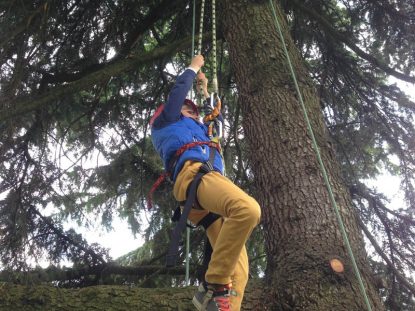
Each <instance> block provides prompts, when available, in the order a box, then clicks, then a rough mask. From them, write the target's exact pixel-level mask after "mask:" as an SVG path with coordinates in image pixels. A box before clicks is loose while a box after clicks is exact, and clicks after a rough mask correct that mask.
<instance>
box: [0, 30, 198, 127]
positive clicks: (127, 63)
mask: <svg viewBox="0 0 415 311" xmlns="http://www.w3.org/2000/svg"><path fill="white" fill-rule="evenodd" d="M190 42H191V38H186V39H183V40H180V41H176V42H174V43H172V44H170V45H167V46H163V47H159V48H156V49H154V50H152V51H150V52H147V53H143V54H140V55H130V56H129V57H127V58H125V59H122V60H119V61H116V62H114V63H112V64H109V65H108V66H106V67H104V68H102V69H101V70H99V71H96V72H93V73H91V74H89V75H87V76H85V77H83V78H81V79H79V80H77V81H74V82H71V83H68V84H66V85H62V86H57V87H54V88H51V89H49V91H48V92H46V93H45V94H42V95H40V96H38V97H35V98H31V97H28V98H25V99H22V100H20V101H17V102H14V103H13V105H12V106H11V107H10V108H9V109H3V110H2V111H0V122H1V121H5V120H8V119H11V118H13V117H15V116H18V115H23V114H26V113H29V112H31V111H33V110H36V109H39V108H41V107H44V106H47V105H50V104H51V103H52V102H54V101H55V100H59V99H60V98H62V97H64V96H65V95H68V94H73V93H76V92H79V91H80V90H85V89H88V88H89V87H91V86H93V85H95V84H97V83H99V82H102V81H106V80H107V79H109V78H111V77H113V76H116V75H119V74H121V73H124V72H128V71H130V70H133V69H134V68H136V67H137V66H139V65H141V64H146V63H150V62H152V61H154V60H156V59H159V58H162V57H165V56H167V55H170V54H172V53H174V52H176V51H177V50H181V49H184V48H185V47H187V46H189V45H190Z"/></svg>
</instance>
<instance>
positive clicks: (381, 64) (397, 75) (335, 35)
mask: <svg viewBox="0 0 415 311" xmlns="http://www.w3.org/2000/svg"><path fill="white" fill-rule="evenodd" d="M292 2H293V3H294V5H295V6H296V7H297V8H298V9H300V10H301V11H303V12H304V13H306V14H307V15H309V16H310V17H311V18H313V19H314V20H316V21H317V22H318V23H319V24H320V25H321V26H322V27H323V28H324V29H325V30H327V34H329V35H330V36H332V37H333V38H334V39H336V40H338V41H341V42H343V43H344V44H346V45H347V46H348V47H349V48H350V49H351V50H352V51H354V52H355V53H356V54H357V55H358V56H360V57H361V58H363V59H365V60H367V61H368V62H369V63H370V64H372V65H373V66H375V67H377V68H379V69H381V70H383V71H384V72H385V73H386V74H389V75H391V76H394V77H395V78H398V79H400V80H403V81H406V82H410V83H415V77H412V76H409V75H406V74H404V73H402V72H399V71H397V70H395V69H394V68H391V67H389V66H388V65H387V64H385V63H384V62H383V61H381V60H379V59H377V58H376V57H374V56H372V55H370V54H368V53H366V52H365V51H363V50H362V49H361V48H359V47H358V46H357V45H356V44H354V43H353V42H352V41H351V40H350V39H349V38H347V37H346V36H345V35H343V34H341V33H339V32H338V31H337V30H336V29H335V28H333V27H332V26H331V24H330V23H329V22H328V21H327V20H326V19H325V18H324V17H322V16H321V15H320V14H318V13H317V12H316V11H314V10H312V9H310V8H308V7H305V6H304V5H302V4H301V3H300V2H299V1H298V0H293V1H292Z"/></svg>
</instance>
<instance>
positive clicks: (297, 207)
mask: <svg viewBox="0 0 415 311" xmlns="http://www.w3.org/2000/svg"><path fill="white" fill-rule="evenodd" d="M221 6H222V7H221V8H220V12H222V16H221V20H222V21H223V24H224V25H223V27H224V35H225V38H226V41H227V42H228V44H229V48H230V53H231V61H232V66H233V69H234V71H235V76H236V82H237V85H238V88H239V92H240V104H241V108H242V112H243V117H244V121H243V125H244V132H245V136H246V138H247V139H248V141H249V146H250V149H251V150H252V152H250V153H249V155H250V160H251V163H252V167H253V172H254V175H255V186H256V188H257V189H259V191H258V194H257V199H258V200H259V203H260V205H261V206H262V210H263V216H262V217H263V218H262V223H263V226H264V229H265V235H266V247H267V254H268V263H269V266H268V271H267V276H268V277H269V280H268V281H269V285H270V287H271V289H272V290H271V291H272V292H273V296H272V297H268V299H271V300H270V301H271V302H272V303H275V306H274V307H272V308H271V309H270V310H284V311H285V310H308V311H312V310H318V311H324V310H348V311H353V310H356V311H357V310H359V311H361V310H367V308H366V305H365V303H364V299H363V297H362V294H361V292H360V290H359V286H358V281H357V278H356V276H355V274H354V272H353V269H352V265H351V261H350V258H349V256H348V255H347V252H346V248H345V246H344V241H343V238H342V236H341V234H340V230H339V225H338V223H337V220H336V217H335V213H334V209H333V207H332V206H331V204H330V201H329V197H328V191H327V189H326V187H325V185H324V182H323V178H322V174H321V172H320V170H319V167H318V163H317V160H316V154H315V151H314V150H313V147H312V141H311V138H310V136H309V134H308V132H307V127H306V122H305V120H304V117H303V113H302V111H301V106H300V104H299V102H298V100H297V96H296V93H295V89H294V84H293V80H292V78H291V76H290V74H289V69H288V68H289V67H288V64H287V61H286V57H285V55H284V52H283V49H282V44H281V42H280V40H279V37H278V34H277V31H276V28H275V24H274V21H273V18H272V11H271V7H270V6H269V2H268V1H246V0H245V1H240V0H226V1H223V2H221ZM278 14H279V19H280V20H281V22H282V23H283V28H284V35H285V37H286V40H287V41H286V42H287V47H288V50H289V53H290V56H291V59H292V62H293V65H294V67H295V70H296V73H297V77H298V79H299V84H300V88H301V91H302V94H303V97H304V99H305V102H306V105H307V109H308V113H309V116H310V117H311V123H312V127H313V129H314V131H315V136H316V138H317V141H318V144H319V146H320V150H321V152H322V156H323V161H324V162H325V165H326V168H327V170H328V172H329V175H330V176H329V178H330V181H331V184H332V186H333V189H334V193H335V197H336V200H337V203H338V205H339V208H340V210H341V215H342V217H343V219H344V221H345V226H346V230H347V232H348V234H349V238H350V241H351V244H352V248H353V250H354V253H355V256H356V257H357V264H358V266H359V268H360V271H361V273H362V275H363V277H364V283H365V286H366V288H367V291H368V295H369V296H370V300H371V304H372V308H373V310H383V306H382V305H381V302H380V299H379V297H378V294H377V292H376V290H375V289H374V287H373V285H372V281H371V272H370V269H369V267H368V263H367V258H366V252H365V249H364V243H363V238H362V234H361V231H360V229H359V227H358V225H357V221H356V215H355V212H354V211H353V209H352V204H351V200H350V196H349V193H348V191H347V189H346V188H345V186H344V185H343V183H342V180H341V176H340V173H339V168H338V164H337V161H336V158H335V154H334V152H333V150H332V148H331V145H330V141H329V138H328V134H327V132H326V128H325V125H324V122H323V119H322V113H321V110H320V106H319V100H318V97H317V95H316V92H315V90H314V88H313V85H312V82H311V80H310V78H309V75H308V73H307V70H306V68H305V64H304V62H303V61H302V59H301V57H300V55H299V53H298V51H297V50H296V47H295V46H294V44H293V42H292V40H290V38H289V32H288V29H287V28H288V27H287V24H286V22H285V20H284V17H283V15H282V14H281V13H278ZM270 172H272V173H270ZM332 258H338V259H340V260H341V261H342V262H343V263H344V265H345V272H344V273H335V272H334V271H333V270H332V269H331V268H330V265H329V260H330V259H332Z"/></svg>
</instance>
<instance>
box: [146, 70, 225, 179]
mask: <svg viewBox="0 0 415 311" xmlns="http://www.w3.org/2000/svg"><path fill="white" fill-rule="evenodd" d="M195 76H196V73H195V72H194V71H193V70H191V69H186V70H185V71H184V72H183V73H182V74H181V75H180V76H179V77H178V78H177V80H176V84H175V85H174V87H173V88H172V90H171V91H170V94H169V98H168V100H167V103H166V104H165V106H164V109H163V111H162V112H161V114H160V115H159V116H158V117H157V118H156V119H155V120H154V122H153V126H152V128H151V140H152V142H153V145H154V148H155V149H156V150H157V152H158V154H159V155H160V157H161V159H162V160H163V164H164V168H165V169H168V168H169V165H170V161H171V160H172V158H173V156H174V154H175V153H176V151H177V150H178V149H179V148H180V147H181V146H183V145H185V144H188V143H191V142H194V141H209V140H210V139H209V137H208V135H207V126H206V125H204V124H203V123H200V122H198V121H195V120H193V119H192V118H188V117H184V116H183V115H182V114H181V109H182V105H183V102H184V100H185V99H186V95H187V93H188V92H189V90H190V88H191V86H192V83H193V80H194V78H195ZM215 152H216V154H215V160H214V165H213V167H214V169H215V170H216V171H218V172H220V173H223V163H222V157H221V155H220V154H219V152H218V151H217V150H216V151H215ZM188 160H192V161H197V162H207V161H208V160H209V147H208V146H204V145H203V146H196V147H193V148H190V149H188V150H186V151H185V152H184V153H183V154H182V155H181V156H180V158H179V160H178V161H177V164H176V166H175V168H174V172H171V173H172V179H173V181H174V180H175V179H176V177H177V175H178V173H179V172H180V170H181V169H182V167H183V165H184V163H185V162H186V161H188Z"/></svg>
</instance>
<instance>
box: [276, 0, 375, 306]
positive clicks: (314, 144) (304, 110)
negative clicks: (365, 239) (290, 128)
mask: <svg viewBox="0 0 415 311" xmlns="http://www.w3.org/2000/svg"><path fill="white" fill-rule="evenodd" d="M269 2H270V4H271V8H272V14H273V16H274V21H275V27H276V28H277V31H278V33H279V36H280V39H281V43H282V46H283V48H284V53H285V56H286V57H287V62H288V66H289V68H290V71H291V76H292V78H293V81H294V85H295V89H296V91H297V94H298V98H299V101H300V103H301V108H302V110H303V114H304V118H305V120H306V122H307V129H308V132H309V134H310V136H311V139H312V141H313V148H314V150H315V152H316V155H317V159H318V163H319V166H320V169H321V172H322V174H323V178H324V182H325V184H326V187H327V190H328V192H329V197H330V201H331V203H332V205H333V208H334V211H335V214H336V218H337V221H338V223H339V226H340V231H341V234H342V236H343V239H344V243H345V245H346V248H347V251H348V253H349V256H350V258H351V260H352V265H353V269H354V272H355V274H356V277H357V279H358V281H359V286H360V290H361V292H362V294H363V297H364V299H365V303H366V306H367V309H368V310H369V311H372V307H371V305H370V302H369V298H368V296H367V293H366V289H365V286H364V284H363V280H362V277H361V275H360V272H359V269H358V267H357V263H356V259H355V257H354V254H353V250H352V247H351V246H350V242H349V238H348V236H347V233H346V229H345V226H344V223H343V219H342V216H341V215H340V211H339V208H338V207H337V203H336V199H335V198H334V194H333V190H332V188H331V185H330V181H329V178H328V175H327V171H326V168H325V166H324V163H323V160H322V158H321V154H320V150H319V147H318V145H317V141H316V138H315V136H314V132H313V128H312V127H311V122H310V119H309V117H308V113H307V109H306V107H305V104H304V100H303V97H302V95H301V92H300V88H299V86H298V82H297V77H296V75H295V72H294V69H293V65H292V63H291V59H290V56H289V54H288V50H287V47H286V44H285V40H284V36H283V34H282V30H281V25H280V22H279V20H278V17H277V13H276V11H275V7H274V3H273V1H272V0H269Z"/></svg>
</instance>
